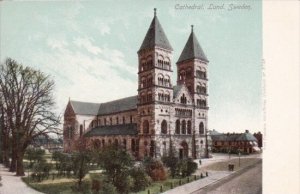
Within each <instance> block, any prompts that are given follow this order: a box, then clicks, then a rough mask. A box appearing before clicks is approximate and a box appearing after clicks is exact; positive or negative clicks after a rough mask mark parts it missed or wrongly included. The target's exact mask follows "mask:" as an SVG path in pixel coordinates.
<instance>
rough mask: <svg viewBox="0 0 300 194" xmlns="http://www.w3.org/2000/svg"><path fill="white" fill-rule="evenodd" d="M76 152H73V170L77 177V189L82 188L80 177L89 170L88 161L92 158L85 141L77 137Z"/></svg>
mask: <svg viewBox="0 0 300 194" xmlns="http://www.w3.org/2000/svg"><path fill="white" fill-rule="evenodd" d="M75 145H76V150H77V152H75V153H73V155H72V161H73V172H74V175H75V176H76V178H77V179H78V190H81V189H82V179H83V178H84V177H85V175H86V174H87V173H88V172H89V169H90V162H91V160H92V155H91V151H90V150H89V149H88V145H87V141H86V139H84V138H79V139H78V140H77V141H76V143H75Z"/></svg>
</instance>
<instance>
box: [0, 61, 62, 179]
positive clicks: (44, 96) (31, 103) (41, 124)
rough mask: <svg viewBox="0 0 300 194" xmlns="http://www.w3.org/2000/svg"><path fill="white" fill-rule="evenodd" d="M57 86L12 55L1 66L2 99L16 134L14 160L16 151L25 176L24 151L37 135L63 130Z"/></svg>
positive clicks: (0, 87)
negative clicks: (55, 92) (57, 108)
mask: <svg viewBox="0 0 300 194" xmlns="http://www.w3.org/2000/svg"><path fill="white" fill-rule="evenodd" d="M53 89H54V82H53V81H52V80H51V79H50V77H49V76H47V75H45V74H44V73H42V72H41V71H37V70H34V69H33V68H30V67H24V66H23V65H21V64H19V63H17V62H16V61H14V60H12V59H10V58H8V59H6V61H5V63H4V64H2V65H1V66H0V92H1V93H0V94H1V95H0V98H1V102H3V103H2V106H3V107H4V114H5V115H7V122H8V124H9V127H10V132H11V134H12V154H13V157H12V162H13V160H14V153H15V161H16V174H17V175H18V176H23V175H24V168H23V157H24V153H25V150H26V148H27V146H28V145H29V144H30V143H31V142H32V141H33V140H34V138H36V137H37V136H40V135H42V134H49V133H56V134H59V133H60V130H59V129H58V128H57V127H58V125H59V121H60V117H59V116H57V115H56V114H55V113H54V106H55V103H54V100H53V94H52V93H53Z"/></svg>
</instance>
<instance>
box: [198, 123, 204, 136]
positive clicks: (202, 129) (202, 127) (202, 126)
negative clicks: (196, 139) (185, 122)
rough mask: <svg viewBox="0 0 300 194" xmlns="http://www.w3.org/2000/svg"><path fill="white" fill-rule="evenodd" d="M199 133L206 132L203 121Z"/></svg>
mask: <svg viewBox="0 0 300 194" xmlns="http://www.w3.org/2000/svg"><path fill="white" fill-rule="evenodd" d="M199 133H200V134H204V124H203V122H201V123H200V124H199Z"/></svg>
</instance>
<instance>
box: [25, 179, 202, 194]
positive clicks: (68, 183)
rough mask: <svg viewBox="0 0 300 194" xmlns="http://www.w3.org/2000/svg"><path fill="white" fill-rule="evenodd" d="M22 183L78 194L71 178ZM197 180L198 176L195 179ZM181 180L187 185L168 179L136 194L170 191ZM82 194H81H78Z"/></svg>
mask: <svg viewBox="0 0 300 194" xmlns="http://www.w3.org/2000/svg"><path fill="white" fill-rule="evenodd" d="M90 176H93V175H87V176H86V177H85V179H84V181H85V182H86V183H88V182H89V181H90ZM194 178H195V177H194V176H190V177H189V182H192V181H194ZM22 179H23V181H24V182H25V183H26V184H28V185H29V186H30V187H32V188H33V189H35V190H37V191H40V192H43V193H46V194H71V193H73V194H79V192H74V191H72V189H71V187H72V186H74V185H75V182H76V180H75V179H73V178H64V177H62V178H56V179H54V180H52V179H51V178H50V179H46V180H43V181H42V182H31V181H30V178H28V177H24V178H22ZM197 179H199V176H198V177H197ZM180 180H181V185H183V184H186V183H188V181H187V177H186V178H182V179H180V178H174V179H172V178H169V179H167V180H165V181H157V182H153V183H152V184H151V185H150V186H149V187H148V188H146V189H145V190H144V191H140V192H138V193H137V194H148V190H150V193H151V194H156V193H160V187H161V185H162V186H163V191H167V190H169V189H171V184H172V183H173V188H175V187H177V186H180V185H179V181H180ZM80 194H82V193H80ZM131 194H133V193H131Z"/></svg>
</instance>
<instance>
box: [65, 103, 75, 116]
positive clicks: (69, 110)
mask: <svg viewBox="0 0 300 194" xmlns="http://www.w3.org/2000/svg"><path fill="white" fill-rule="evenodd" d="M64 116H65V117H68V116H75V111H74V109H73V107H72V105H71V102H70V101H69V102H68V104H67V107H66V110H65V113H64Z"/></svg>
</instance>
